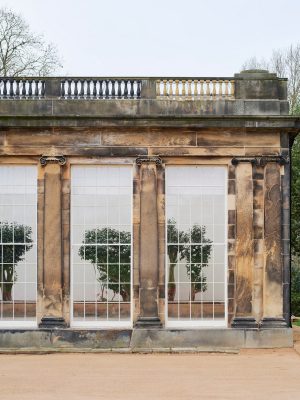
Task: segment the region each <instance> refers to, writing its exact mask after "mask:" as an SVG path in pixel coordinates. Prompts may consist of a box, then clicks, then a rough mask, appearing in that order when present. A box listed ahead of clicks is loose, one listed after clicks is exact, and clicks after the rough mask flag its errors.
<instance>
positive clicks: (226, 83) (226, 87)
mask: <svg viewBox="0 0 300 400" xmlns="http://www.w3.org/2000/svg"><path fill="white" fill-rule="evenodd" d="M228 86H229V81H228V80H227V79H226V80H225V97H228V96H229V88H228Z"/></svg>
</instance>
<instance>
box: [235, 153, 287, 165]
mask: <svg viewBox="0 0 300 400" xmlns="http://www.w3.org/2000/svg"><path fill="white" fill-rule="evenodd" d="M270 162H275V163H277V164H279V165H285V164H288V163H289V162H290V159H289V157H283V156H282V155H278V156H272V155H262V156H255V157H242V156H241V157H234V158H233V159H232V161H231V163H232V165H238V164H240V163H251V164H252V165H256V166H260V167H264V166H265V165H266V164H268V163H270Z"/></svg>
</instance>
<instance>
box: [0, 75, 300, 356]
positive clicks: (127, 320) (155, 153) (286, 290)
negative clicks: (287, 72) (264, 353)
mask: <svg viewBox="0 0 300 400" xmlns="http://www.w3.org/2000/svg"><path fill="white" fill-rule="evenodd" d="M0 126H1V131H0V154H1V157H0V214H1V218H0V223H1V300H0V329H1V331H0V348H2V349H3V348H6V349H7V348H20V347H22V348H26V347H27V348H37V347H39V348H45V349H49V348H52V349H54V350H55V349H64V348H74V347H76V348H78V349H111V348H116V349H119V348H123V349H124V350H125V349H127V350H130V349H131V350H132V349H141V348H149V349H158V348H160V349H162V348H163V349H166V348H168V349H169V348H172V349H173V348H177V349H178V348H205V349H208V348H241V347H276V346H290V345H292V333H291V328H290V149H291V145H292V142H293V139H294V138H295V136H296V135H297V133H298V131H299V127H300V121H299V119H297V118H294V117H291V116H289V115H288V102H287V81H286V79H279V78H277V76H276V75H275V74H271V73H268V72H267V71H244V72H241V73H239V74H235V76H234V78H197V79H196V78H161V79H158V78H28V79H26V78H18V79H17V78H2V79H1V85H0Z"/></svg>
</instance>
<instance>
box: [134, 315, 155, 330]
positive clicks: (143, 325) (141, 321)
mask: <svg viewBox="0 0 300 400" xmlns="http://www.w3.org/2000/svg"><path fill="white" fill-rule="evenodd" d="M134 327H135V328H138V329H152V328H155V329H157V328H162V323H161V321H160V319H159V318H158V317H139V318H138V320H137V321H136V323H135V326H134Z"/></svg>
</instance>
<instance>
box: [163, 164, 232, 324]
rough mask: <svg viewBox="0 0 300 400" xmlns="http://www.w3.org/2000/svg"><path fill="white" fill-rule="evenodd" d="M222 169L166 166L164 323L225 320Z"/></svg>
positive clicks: (224, 226)
mask: <svg viewBox="0 0 300 400" xmlns="http://www.w3.org/2000/svg"><path fill="white" fill-rule="evenodd" d="M225 182H226V168H224V167H214V166H213V167H209V166H180V167H175V166H174V167H173V166H169V167H167V170H166V222H167V223H166V237H167V251H166V253H167V254H166V257H167V273H166V298H167V301H168V303H167V304H168V306H167V310H166V312H167V319H166V320H167V325H169V326H181V325H182V326H201V325H202V326H216V325H219V326H225V324H226V322H225V321H226V250H225V239H226V234H225V232H226V209H225V198H226V197H225V194H226V183H225Z"/></svg>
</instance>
